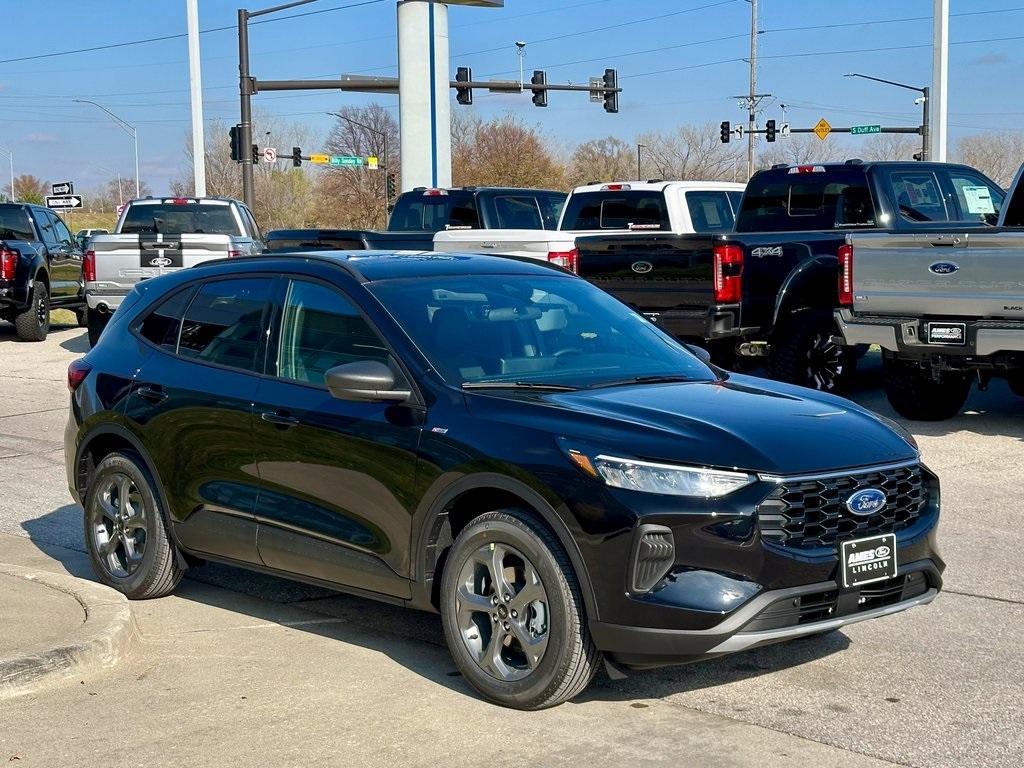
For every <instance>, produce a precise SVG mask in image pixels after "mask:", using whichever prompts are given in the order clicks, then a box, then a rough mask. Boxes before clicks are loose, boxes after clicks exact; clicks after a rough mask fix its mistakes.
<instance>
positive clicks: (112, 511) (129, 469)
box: [84, 453, 184, 600]
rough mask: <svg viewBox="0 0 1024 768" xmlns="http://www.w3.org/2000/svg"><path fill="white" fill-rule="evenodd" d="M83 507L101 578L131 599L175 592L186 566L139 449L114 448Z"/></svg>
mask: <svg viewBox="0 0 1024 768" xmlns="http://www.w3.org/2000/svg"><path fill="white" fill-rule="evenodd" d="M84 507H85V515H84V520H85V548H86V550H87V551H88V553H89V560H90V561H91V563H92V568H93V571H94V572H95V574H96V577H97V578H98V579H99V580H100V581H101V582H103V583H104V584H106V585H107V586H109V587H113V588H114V589H116V590H117V591H118V592H121V593H122V594H124V595H126V596H127V597H129V598H130V599H132V600H146V599H149V598H154V597H163V596H164V595H169V594H170V593H171V592H173V591H174V588H175V587H176V586H178V582H179V581H181V577H182V575H183V574H184V569H183V568H182V567H181V566H180V565H179V564H178V557H177V552H176V551H175V547H174V544H173V542H172V541H171V537H170V531H169V530H168V525H169V523H168V521H167V517H166V515H165V514H164V511H163V509H162V507H161V506H160V502H159V500H158V498H157V495H156V487H155V485H154V483H153V481H152V480H151V479H150V475H149V472H148V471H147V470H146V468H145V466H144V465H143V463H142V460H141V459H140V458H139V457H138V456H137V455H136V454H133V453H112V454H110V455H109V456H107V457H105V458H104V459H103V460H102V461H101V462H100V463H99V465H98V466H97V467H96V470H95V471H94V472H93V474H92V477H91V478H90V479H89V487H88V488H87V489H86V493H85V498H84Z"/></svg>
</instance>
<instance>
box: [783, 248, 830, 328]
mask: <svg viewBox="0 0 1024 768" xmlns="http://www.w3.org/2000/svg"><path fill="white" fill-rule="evenodd" d="M838 275H839V258H838V256H831V255H829V254H824V253H819V254H817V255H815V256H813V257H811V258H810V259H807V260H806V261H802V262H801V263H800V264H798V265H797V266H796V267H795V268H794V269H793V271H792V272H790V273H789V274H788V275H787V276H786V279H785V280H784V281H783V283H782V286H781V287H780V288H779V293H778V295H777V296H776V297H775V309H774V310H773V312H772V330H773V331H774V330H775V329H776V328H778V327H779V325H780V324H785V320H786V318H787V316H789V315H792V314H793V313H795V312H798V311H800V310H802V309H828V310H832V309H835V306H836V301H837V298H838V296H837V291H838V288H837V286H836V280H837V279H838Z"/></svg>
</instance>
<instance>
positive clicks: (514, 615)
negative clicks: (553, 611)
mask: <svg viewBox="0 0 1024 768" xmlns="http://www.w3.org/2000/svg"><path fill="white" fill-rule="evenodd" d="M455 608H456V612H457V616H458V628H459V633H460V634H461V636H462V641H463V643H465V646H466V649H467V650H468V651H469V654H470V656H471V657H472V658H473V659H474V660H475V661H476V663H477V664H478V665H479V666H480V668H481V669H483V670H484V671H485V672H487V673H488V674H489V675H491V676H492V677H495V678H497V679H498V680H501V681H503V682H511V681H515V680H521V679H523V678H524V677H526V676H527V675H529V674H530V673H531V672H533V670H535V669H536V668H537V666H538V665H539V664H540V662H541V660H542V659H543V658H544V652H545V650H546V649H547V646H548V636H549V631H550V611H549V609H548V595H547V591H546V590H545V588H544V584H543V582H542V581H541V578H540V574H539V573H538V572H537V569H536V567H535V566H534V565H533V563H531V562H530V560H529V559H528V558H527V557H526V556H525V555H523V553H522V552H520V551H519V550H517V549H515V548H514V547H511V546H509V545H507V544H501V543H498V542H493V543H490V544H486V545H484V546H483V547H480V549H478V550H477V551H476V552H474V553H473V554H472V555H471V556H470V557H469V558H468V559H467V560H466V563H465V565H463V567H462V571H461V572H460V574H459V580H458V586H457V588H456V594H455Z"/></svg>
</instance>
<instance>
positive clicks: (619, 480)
mask: <svg viewBox="0 0 1024 768" xmlns="http://www.w3.org/2000/svg"><path fill="white" fill-rule="evenodd" d="M592 465H593V467H594V470H595V471H596V472H597V473H598V474H599V475H600V476H601V478H602V479H603V480H604V481H605V483H607V484H608V485H611V486H614V487H616V488H625V489H626V490H629V491H642V492H644V493H659V494H664V495H666V496H693V497H699V498H705V499H714V498H718V497H720V496H725V495H727V494H730V493H732V492H733V491H738V490H739V489H740V488H744V487H746V486H748V485H750V484H751V483H752V482H754V478H753V476H751V475H748V474H747V473H746V472H726V471H724V470H720V469H704V468H701V467H680V466H675V465H673V464H654V463H652V462H648V461H636V460H635V459H619V458H616V457H614V456H603V455H602V456H598V457H597V458H596V459H594V460H593V462H592Z"/></svg>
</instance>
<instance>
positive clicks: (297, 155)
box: [292, 147, 302, 168]
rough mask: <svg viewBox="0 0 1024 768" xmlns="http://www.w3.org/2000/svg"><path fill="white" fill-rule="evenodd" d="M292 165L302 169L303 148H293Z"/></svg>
mask: <svg viewBox="0 0 1024 768" xmlns="http://www.w3.org/2000/svg"><path fill="white" fill-rule="evenodd" d="M292 165H294V166H295V167H296V168H301V167H302V147H292Z"/></svg>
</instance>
